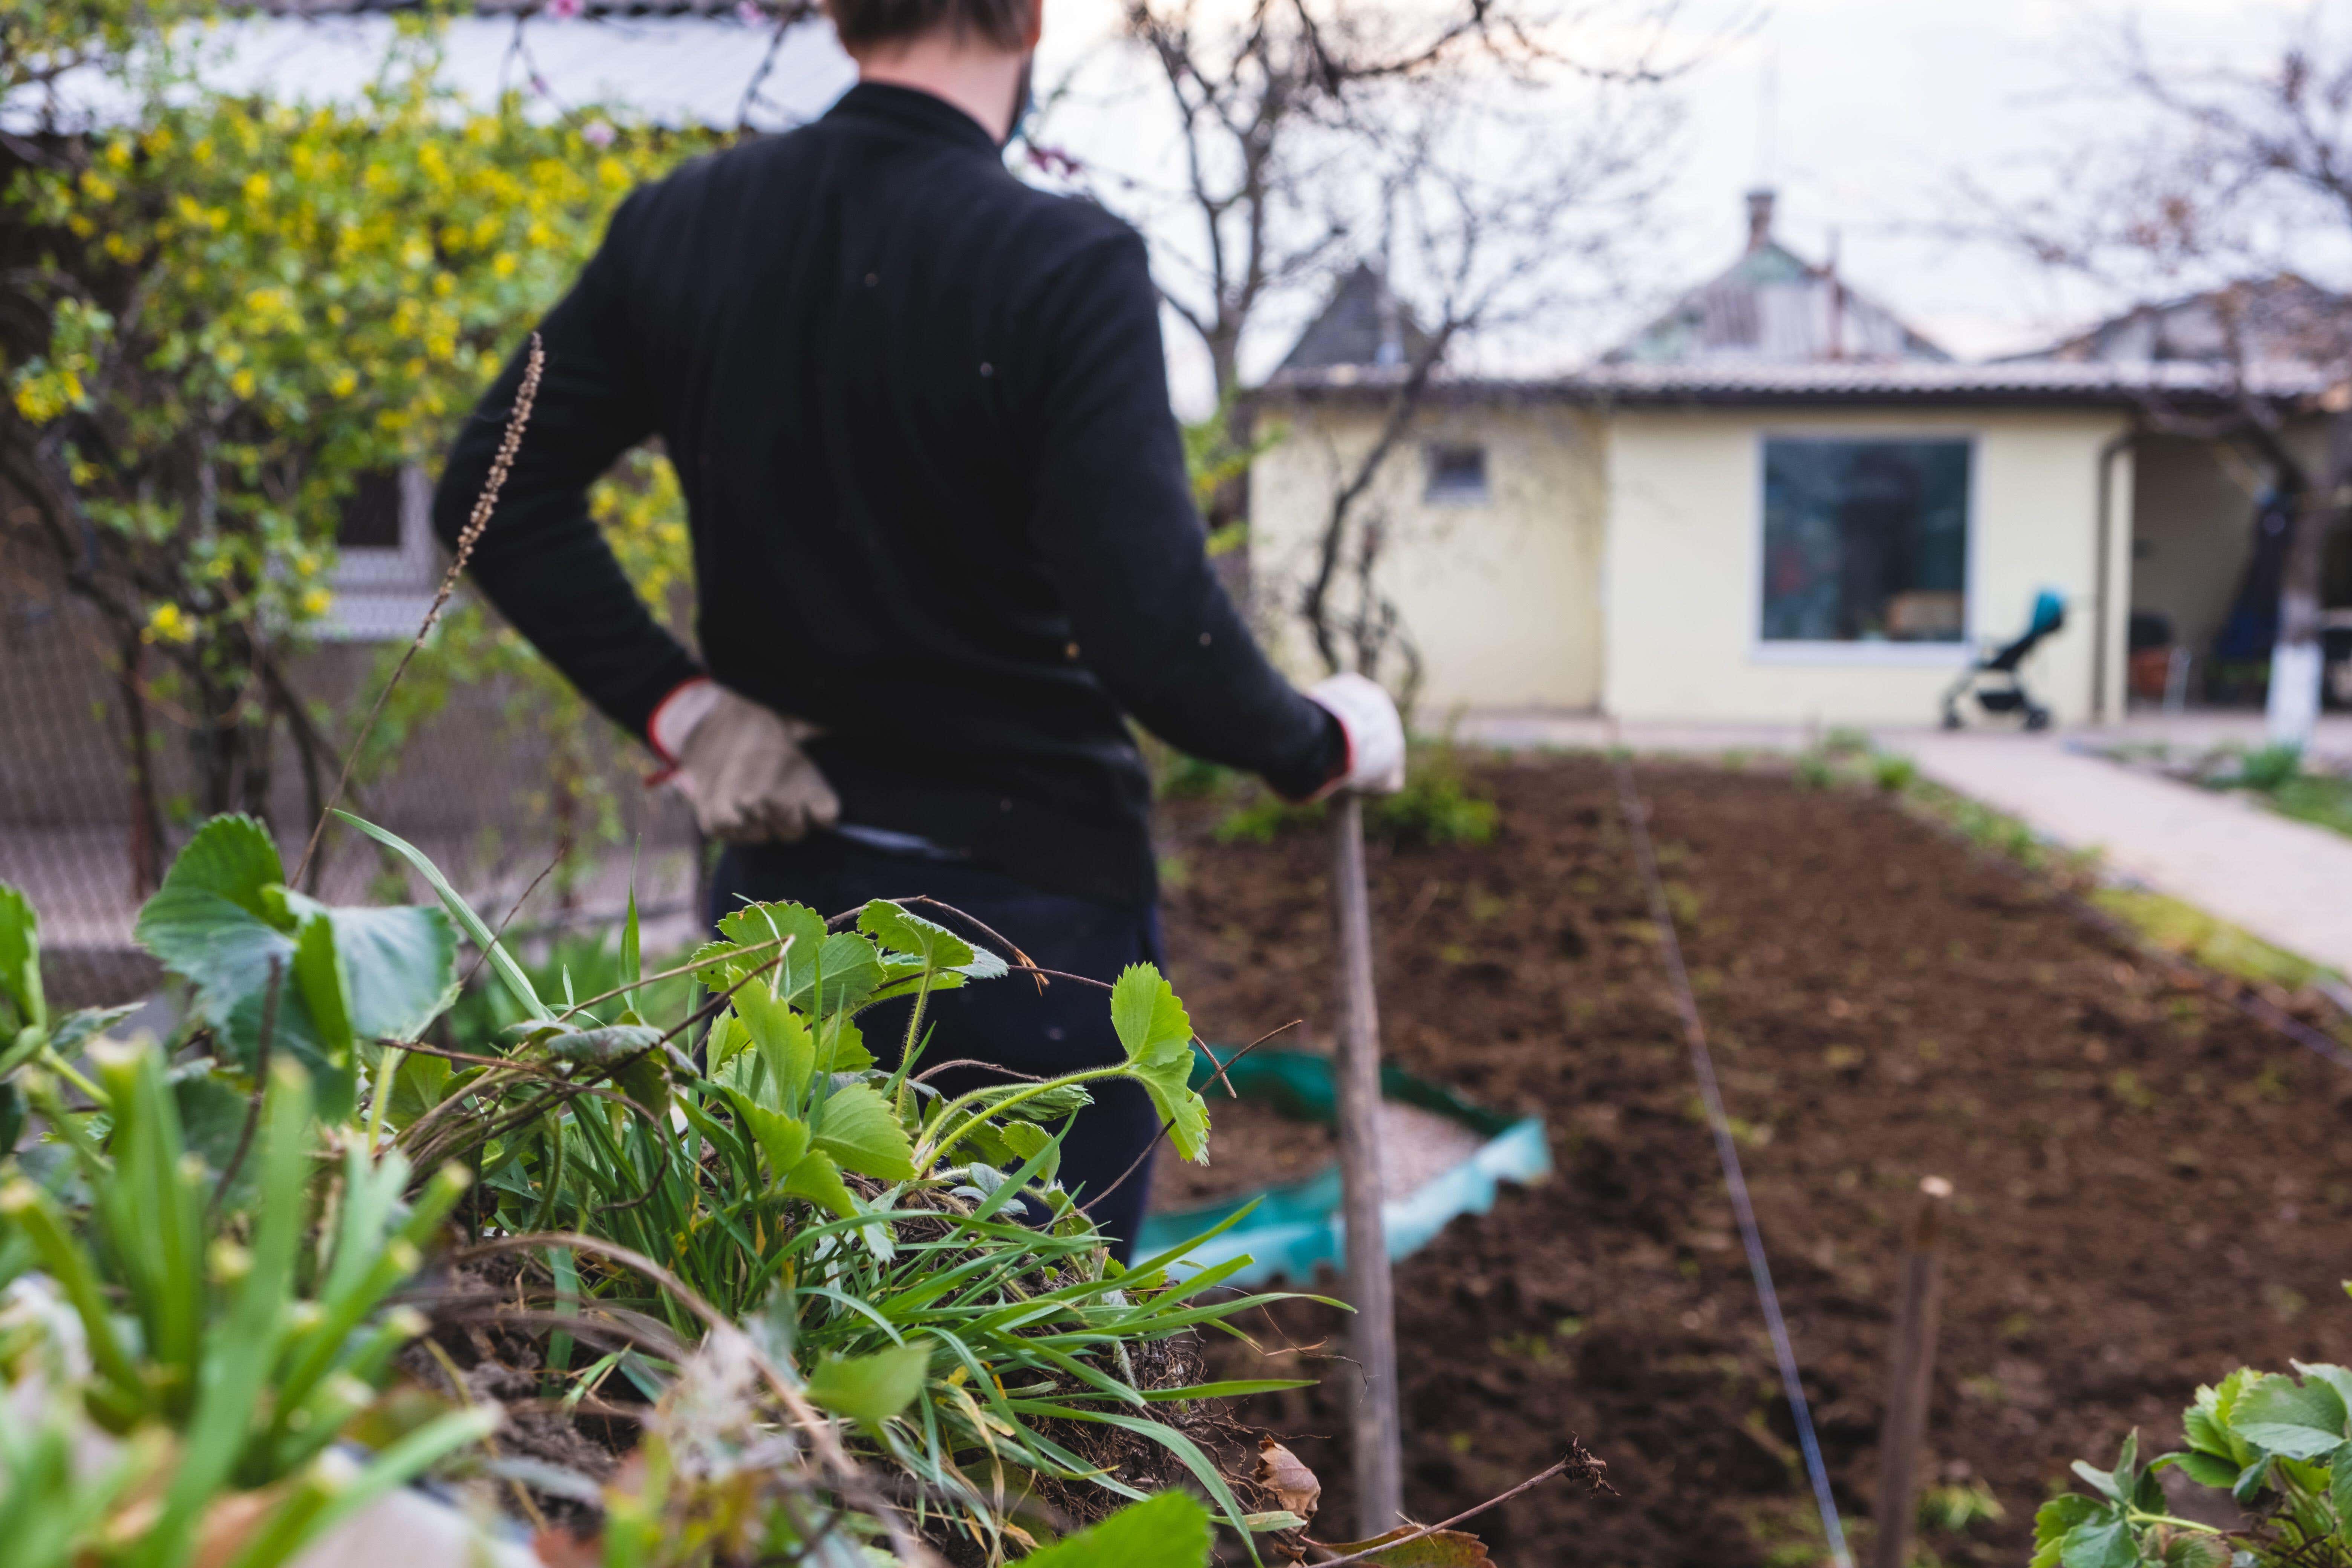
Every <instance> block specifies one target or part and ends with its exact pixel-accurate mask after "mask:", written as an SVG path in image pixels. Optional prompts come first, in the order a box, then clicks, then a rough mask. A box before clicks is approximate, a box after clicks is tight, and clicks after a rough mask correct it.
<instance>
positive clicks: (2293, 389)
mask: <svg viewBox="0 0 2352 1568" xmlns="http://www.w3.org/2000/svg"><path fill="white" fill-rule="evenodd" d="M1406 374H1407V373H1406V371H1404V370H1403V369H1402V368H1397V369H1385V368H1373V367H1368V366H1360V365H1335V366H1331V367H1329V368H1327V369H1318V370H1303V371H1286V372H1283V373H1280V374H1276V375H1275V376H1274V377H1273V378H1272V379H1270V380H1269V381H1268V382H1267V384H1266V390H1267V391H1268V392H1269V393H1273V394H1276V395H1292V396H1297V397H1301V398H1313V397H1351V396H1370V395H1384V394H1387V393H1390V392H1392V391H1394V390H1395V389H1396V387H1397V386H1398V385H1399V384H1402V381H1403V379H1404V377H1405V375H1406ZM2331 384H2332V383H2331V382H2330V380H2329V378H2328V377H2326V376H2325V375H2322V374H2317V373H2315V372H2314V371H2312V370H2310V369H2308V368H2303V367H2292V368H2289V367H2281V368H2264V369H2258V370H2256V371H2254V372H2252V374H2248V375H2247V376H2245V377H2244V378H2242V380H2241V378H2239V377H2236V376H2234V375H2232V374H2231V373H2230V371H2229V370H2228V368H2227V367H2225V366H2216V365H2207V364H2196V363H2187V362H2173V363H2149V364H2137V365H2135V364H2081V363H2072V364H2070V363H1999V364H1950V363H1922V362H1917V361H1908V362H1881V363H1861V362H1841V363H1816V364H1757V365H1727V364H1720V363H1717V364H1702V365H1688V364H1600V365H1592V366H1589V367H1587V368H1585V369H1582V370H1578V371H1571V372H1569V373H1567V374H1559V375H1549V376H1518V377H1512V376H1457V375H1441V376H1440V377H1438V378H1437V379H1436V380H1434V381H1433V383H1432V384H1431V386H1430V389H1429V394H1428V395H1429V396H1430V397H1431V398H1433V399H1434V400H1437V401H1441V402H1454V403H1460V402H1473V401H1478V400H1482V399H1489V398H1492V399H1498V400H1526V401H1549V402H1575V403H1652V404H1654V403H2033V404H2052V403H2061V404H2082V405H2097V406H2115V405H2129V404H2135V403H2138V402H2142V401H2145V400H2147V399H2149V398H2173V399H2179V400H2183V401H2189V402H2197V403H2212V402H2215V401H2219V400H2222V399H2226V398H2231V397H2235V396H2238V395H2241V393H2250V394H2252V395H2255V396H2258V397H2262V398H2264V399H2267V400H2272V401H2280V402H2294V401H2298V400H2301V399H2305V398H2311V397H2316V396H2318V395H2320V394H2322V393H2324V392H2326V390H2327V389H2328V387H2329V386H2330V385H2331Z"/></svg>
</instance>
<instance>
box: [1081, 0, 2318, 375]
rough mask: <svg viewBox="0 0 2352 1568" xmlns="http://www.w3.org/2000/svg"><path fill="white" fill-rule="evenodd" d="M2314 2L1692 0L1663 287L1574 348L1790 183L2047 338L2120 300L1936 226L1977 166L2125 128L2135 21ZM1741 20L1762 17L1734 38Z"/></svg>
mask: <svg viewBox="0 0 2352 1568" xmlns="http://www.w3.org/2000/svg"><path fill="white" fill-rule="evenodd" d="M1405 3H1408V4H1409V3H1411V0H1405ZM2338 4H2339V5H2340V4H2342V0H2338ZM1047 5H1048V10H1047V13H1046V15H1047V18H1048V21H1047V47H1046V58H1045V70H1044V72H1043V73H1041V74H1045V75H1047V76H1050V75H1052V74H1053V73H1054V72H1055V69H1056V68H1059V67H1062V66H1065V65H1066V63H1067V62H1068V61H1070V60H1071V59H1073V58H1076V57H1078V56H1080V55H1082V54H1083V53H1084V52H1085V51H1086V50H1087V48H1088V47H1092V46H1095V45H1096V41H1097V40H1098V39H1099V38H1100V37H1102V36H1103V33H1104V31H1105V30H1106V28H1107V26H1108V21H1109V20H1110V18H1111V17H1112V16H1114V15H1115V11H1116V5H1115V0H1047ZM2304 10H2305V6H2304V5H2302V4H2300V3H2289V0H2131V3H2126V0H1770V4H1769V9H1766V10H1764V11H1762V13H1761V15H1760V19H1758V14H1757V13H1756V11H1754V10H1753V9H1749V8H1745V7H1742V6H1740V5H1739V3H1738V0H1690V4H1689V7H1688V11H1687V15H1686V18H1685V20H1686V23H1687V27H1688V30H1689V33H1690V36H1691V37H1692V38H1693V39H1694V41H1696V40H1698V39H1702V38H1707V37H1712V38H1713V39H1714V42H1713V45H1712V47H1707V48H1706V50H1705V57H1706V58H1704V61H1703V63H1700V64H1698V65H1697V66H1696V67H1695V68H1692V69H1691V70H1690V71H1689V72H1688V73H1687V74H1686V75H1685V77H1684V78H1682V79H1680V80H1679V81H1678V82H1677V83H1676V84H1675V88H1674V89H1673V90H1674V91H1675V93H1676V94H1677V95H1678V96H1679V97H1680V99H1681V100H1683V102H1684V105H1685V116H1686V118H1685V129H1684V132H1683V139H1682V142H1681V143H1680V146H1679V150H1678V153H1677V155H1676V157H1675V161H1674V165H1673V169H1672V176H1671V181H1670V184H1669V186H1668V191H1667V195H1666V197H1665V205H1664V211H1663V213H1662V215H1661V216H1662V219H1663V221H1662V223H1661V224H1660V234H1661V237H1660V239H1659V241H1658V244H1657V250H1658V254H1657V255H1656V257H1655V258H1654V265H1649V266H1644V267H1643V268H1642V272H1643V279H1644V281H1645V283H1646V284H1647V288H1646V290H1645V297H1644V298H1642V299H1640V300H1629V301H1627V302H1626V303H1625V304H1624V305H1623V306H1622V307H1620V308H1619V309H1618V310H1616V311H1614V312H1606V311H1595V312H1593V315H1594V319H1593V320H1591V321H1579V322H1572V323H1563V331H1562V333H1561V353H1562V356H1563V357H1573V355H1574V354H1575V353H1577V352H1578V351H1580V350H1581V351H1582V352H1590V351H1591V348H1593V347H1597V346H1600V345H1601V343H1605V342H1609V341H1613V340H1614V339H1615V338H1616V337H1617V336H1619V335H1621V334H1622V331H1624V330H1625V329H1626V328H1628V327H1630V326H1632V325H1634V324H1637V321H1638V318H1640V317H1641V316H1642V315H1643V313H1644V312H1646V311H1647V310H1652V309H1654V308H1655V307H1656V306H1657V305H1658V304H1660V303H1663V301H1664V299H1665V298H1667V297H1670V296H1671V295H1672V294H1673V293H1675V292H1676V291H1678V290H1679V289H1681V288H1683V287H1686V286H1688V285H1689V284H1691V283H1695V282H1697V281H1699V280H1700V279H1704V278H1705V277H1706V276H1707V275H1709V274H1710V273H1712V272H1714V271H1715V270H1717V269H1718V268H1722V267H1723V266H1725V265H1727V264H1728V263H1729V261H1730V260H1731V259H1732V258H1734V257H1735V256H1736V254H1737V252H1738V247H1739V245H1740V243H1741V240H1742V237H1743V234H1744V221H1745V220H1744V216H1743V207H1742V203H1741V195H1742V193H1743V192H1744V191H1746V190H1747V189H1748V186H1750V185H1751V184H1756V183H1758V182H1759V181H1761V182H1763V183H1765V184H1771V185H1773V186H1775V187H1777V188H1778V190H1779V192H1780V236H1781V237H1782V239H1783V240H1784V242H1786V243H1788V244H1789V245H1790V246H1791V247H1793V248H1795V249H1796V250H1798V251H1799V252H1800V253H1801V254H1803V255H1805V256H1807V257H1808V258H1811V259H1815V260H1819V259H1822V258H1823V257H1824V256H1825V255H1826V254H1827V252H1828V250H1829V248H1830V246H1831V243H1832V236H1834V237H1835V239H1836V243H1837V246H1838V251H1839V256H1840V258H1841V269H1842V270H1843V272H1844V274H1845V275H1846V277H1847V278H1848V279H1849V281H1851V282H1852V283H1853V285H1854V286H1855V287H1857V288H1859V289H1864V291H1866V292H1869V293H1872V294H1874V295H1876V296H1877V297H1878V298H1879V299H1880V300H1883V301H1884V302H1885V304H1887V305H1888V306H1890V307H1891V308H1893V309H1894V310H1895V311H1896V312H1897V313H1899V314H1901V315H1904V316H1905V317H1906V318H1907V319H1909V320H1910V321H1911V322H1912V323H1913V324H1914V325H1915V326H1916V327H1918V328H1920V329H1921V330H1922V331H1926V332H1927V333H1928V335H1930V336H1931V337H1934V338H1936V339H1937V340H1938V341H1939V342H1943V343H1944V344H1945V345H1946V346H1947V347H1948V348H1950V349H1951V350H1953V351H1954V352H1955V353H1959V354H1961V355H1963V356H1968V357H1974V356H1978V355H1982V354H1989V353H2001V352H2007V351H2013V350H2021V349H2025V348H2031V347H2034V346H2038V345H2039V344H2041V343H2042V342H2048V341H2049V340H2051V339H2052V338H2053V337H2054V336H2057V335H2058V334H2059V333H2060V332H2061V331H2063V330H2064V329H2066V328H2068V327H2071V326H2073V325H2075V324H2078V323H2079V322H2080V321H2082V320H2083V319H2084V317H2085V315H2086V314H2090V313H2095V311H2096V309H2097V307H2098V305H2099V304H2100V303H2102V302H2100V301H2095V300H2092V299H2090V298H2089V297H2088V296H2086V295H2084V293H2082V292H2081V291H2080V290H2079V289H2062V288H2059V287H2055V286H2053V283H2052V281H2051V279H2049V278H2048V277H2047V276H2046V275H2044V274H2042V273H2040V272H2038V271H2037V270H2036V269H2034V268H2032V267H2030V266H2027V265H2025V264H2023V263H2022V262H2021V260H2019V259H2018V258H2014V257H2012V256H2011V255H2008V254H2005V253H2003V252H2002V251H2001V250H2000V248H1999V247H1994V246H1991V245H1982V244H1979V245H1970V244H1960V243H1956V242H1954V241H1953V240H1951V239H1949V238H1948V237H1942V236H1938V235H1937V234H1936V233H1934V232H1933V225H1934V224H1935V222H1936V221H1937V219H1938V218H1939V217H1946V216H1951V215H1952V213H1953V208H1954V205H1955V204H1954V202H1953V199H1952V198H1953V193H1954V187H1955V185H1956V184H1957V182H1958V180H1959V178H1961V177H1962V176H1963V175H1965V176H1967V177H1969V178H1972V179H1974V180H1975V181H1977V182H1978V183H1979V184H1982V185H1985V186H1987V187H1990V189H1992V190H1994V191H1995V192H2004V191H2018V190H2022V189H2024V188H2026V187H2028V186H2030V185H2031V184H2032V182H2033V181H2034V180H2035V178H2036V177H2037V176H2039V175H2046V174H2047V173H2048V171H2049V168H2050V166H2051V164H2052V162H2053V152H2054V151H2055V150H2057V149H2060V148H2063V146H2065V145H2066V144H2067V143H2068V142H2071V141H2073V140H2074V138H2076V137H2077V136H2079V135H2080V134H2081V133H2082V132H2084V129H2085V128H2086V127H2089V128H2093V129H2095V130H2096V131H2098V132H2104V133H2109V134H2112V133H2113V132H2115V131H2116V129H2117V117H2116V110H2115V109H2114V107H2113V105H2112V104H2111V103H2105V102H2096V101H2094V100H2092V98H2091V97H2090V95H2089V93H2088V91H2087V89H2088V88H2089V85H2090V83H2091V81H2092V79H2094V77H2095V74H2096V62H2097V58H2098V52H2099V49H2100V47H2101V46H2102V44H2103V43H2106V44H2111V43H2112V41H2113V39H2114V37H2116V29H2117V27H2118V26H2120V24H2121V23H2122V22H2124V21H2125V20H2126V18H2130V17H2137V19H2138V21H2139V23H2140V24H2141V26H2142V28H2143V31H2144V33H2145V35H2146V36H2147V38H2148V39H2149V41H2150V42H2151V44H2152V45H2153V46H2155V47H2157V48H2158V50H2159V51H2161V52H2162V53H2164V54H2166V55H2168V56H2179V57H2182V58H2190V59H2203V60H2219V59H2222V58H2231V59H2236V60H2239V61H2242V62H2243V63H2246V64H2253V63H2256V62H2258V61H2259V60H2261V59H2263V58H2268V57H2271V56H2272V55H2273V53H2274V50H2275V48H2276V47H2277V45H2278V44H2279V42H2280V41H2281V40H2283V39H2284V37H2285V36H2286V34H2287V32H2288V30H2289V28H2290V26H2291V25H2292V24H2293V22H2294V20H2295V19H2296V18H2297V17H2298V16H2302V15H2303V13H2304ZM1735 15H1744V16H1748V18H1749V20H1750V22H1751V23H1752V25H1751V26H1747V27H1745V28H1744V29H1741V30H1740V31H1738V33H1736V34H1733V35H1731V36H1729V37H1726V36H1725V35H1724V34H1722V33H1721V32H1720V31H1719V30H1718V29H1719V28H1720V26H1722V25H1724V23H1725V22H1726V19H1727V18H1730V17H1732V16H1735ZM1768 82H1769V84H1770V85H1769V90H1768V86H1767V84H1768ZM1149 124H1150V118H1149V117H1148V116H1145V115H1141V114H1139V115H1135V116H1126V115H1121V114H1118V113H1111V114H1108V115H1102V116H1098V117H1094V118H1092V119H1090V120H1088V121H1087V125H1086V129H1085V130H1084V132H1081V135H1082V137H1083V138H1084V142H1085V145H1084V146H1082V147H1081V148H1080V150H1081V151H1082V152H1087V151H1090V152H1091V153H1093V155H1095V156H1097V157H1100V158H1103V159H1105V160H1111V161H1117V162H1119V163H1127V162H1129V161H1131V160H1137V159H1139V160H1141V162H1142V163H1146V164H1148V163H1150V159H1151V158H1153V157H1154V156H1158V157H1160V158H1163V159H1165V158H1169V157H1171V156H1172V154H1173V153H1174V147H1173V145H1172V142H1169V141H1166V140H1164V139H1163V140H1160V141H1157V142H1155V141H1154V137H1153V133H1152V132H1150V131H1149V130H1148V129H1147V127H1148V126H1149ZM1165 238H1166V237H1163V236H1155V240H1164V239H1165ZM1612 314H1613V315H1614V317H1615V319H1613V320H1612V319H1604V318H1606V317H1608V316H1610V315H1612ZM1178 346H1179V345H1177V344H1176V343H1175V342H1173V341H1172V340H1171V348H1176V347H1178ZM1261 368H1263V367H1262V366H1261ZM1186 379H1188V378H1187V377H1185V376H1184V375H1183V374H1182V367H1181V364H1180V376H1179V381H1180V385H1181V384H1182V383H1183V382H1184V381H1185V380H1186Z"/></svg>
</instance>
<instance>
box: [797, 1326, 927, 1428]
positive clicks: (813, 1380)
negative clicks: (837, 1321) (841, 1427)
mask: <svg viewBox="0 0 2352 1568" xmlns="http://www.w3.org/2000/svg"><path fill="white" fill-rule="evenodd" d="M930 1370H931V1342H930V1341H929V1340H917V1341H916V1342H914V1343H912V1344H907V1345H893V1346H891V1347H890V1348H889V1349H888V1350H885V1351H877V1352H874V1353H873V1354H872V1355H861V1356H845V1357H838V1358H836V1357H831V1356H828V1357H827V1358H825V1359H824V1360H823V1361H821V1362H819V1363H817V1364H816V1368H815V1370H814V1371H813V1372H811V1373H809V1378H808V1396H809V1398H810V1399H811V1400H812V1401H814V1403H815V1404H816V1405H818V1407H819V1408H821V1409H824V1410H829V1411H831V1412H832V1413H833V1414H834V1415H845V1416H847V1417H848V1418H849V1419H850V1420H852V1421H855V1422H856V1423H857V1424H858V1425H859V1426H864V1427H866V1428H868V1429H873V1428H877V1427H879V1426H882V1424H883V1423H884V1422H886V1421H888V1420H889V1419H890V1418H891V1417H892V1416H894V1415H898V1413H899V1412H900V1411H902V1410H904V1409H906V1408H907V1406H908V1405H911V1404H913V1403H914V1402H915V1396H916V1395H917V1394H920V1393H922V1392H923V1383H924V1380H925V1379H926V1378H928V1377H929V1375H930Z"/></svg>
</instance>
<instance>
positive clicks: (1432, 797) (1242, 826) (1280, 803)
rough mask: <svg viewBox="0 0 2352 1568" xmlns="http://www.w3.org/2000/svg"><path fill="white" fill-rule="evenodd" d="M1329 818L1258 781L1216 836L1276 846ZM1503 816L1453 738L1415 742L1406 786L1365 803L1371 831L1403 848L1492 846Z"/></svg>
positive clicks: (1317, 804) (1314, 805)
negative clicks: (1474, 781)
mask: <svg viewBox="0 0 2352 1568" xmlns="http://www.w3.org/2000/svg"><path fill="white" fill-rule="evenodd" d="M1324 816H1325V812H1324V806H1323V803H1322V802H1321V801H1310V802H1307V804H1305V805H1299V804H1297V803H1294V802H1291V801H1286V800H1284V799H1283V798H1282V797H1281V796H1279V795H1275V794H1274V793H1273V792H1272V791H1270V790H1268V789H1266V788H1265V786H1264V785H1262V784H1258V785H1252V786H1250V787H1249V789H1248V790H1247V792H1246V793H1245V794H1244V795H1243V797H1242V798H1241V799H1240V800H1239V801H1238V802H1237V803H1236V804H1235V805H1234V806H1233V808H1232V809H1231V810H1229V811H1227V812H1226V813H1225V815H1224V816H1223V817H1222V818H1221V819H1219V821H1218V823H1217V826H1216V828H1215V837H1216V840H1217V842H1218V843H1220V844H1271V843H1273V842H1274V841H1275V839H1276V838H1277V837H1281V836H1282V835H1284V834H1286V833H1291V832H1296V831H1297V830H1299V829H1301V828H1305V827H1310V826H1318V825H1319V824H1321V823H1322V821H1323V820H1324ZM1500 820H1501V808H1500V807H1499V806H1497V805H1496V804H1495V802H1493V801H1492V800H1490V799H1488V798H1487V797H1486V796H1485V795H1480V794H1478V793H1477V791H1476V790H1475V788H1474V787H1473V786H1472V785H1471V784H1470V783H1469V781H1468V779H1467V778H1466V777H1465V772H1464V769H1463V766H1462V763H1461V758H1460V754H1459V753H1458V752H1456V751H1455V749H1454V745H1453V744H1452V743H1451V742H1428V743H1427V744H1423V745H1416V746H1414V747H1413V749H1412V757H1411V759H1410V761H1409V763H1408V765H1407V766H1406V769H1405V786H1404V788H1403V789H1402V790H1400V791H1398V792H1397V793H1396V794H1394V795H1375V796H1373V797H1372V798H1371V799H1370V800H1368V801H1366V802H1365V803H1364V831H1365V833H1366V834H1367V835H1369V836H1370V837H1375V838H1381V839H1384V840H1386V841H1387V842H1388V843H1390V844H1392V845H1394V846H1396V847H1398V848H1400V849H1408V848H1425V847H1437V846H1446V845H1470V844H1486V843H1488V842H1491V841H1492V840H1493V838H1494V837H1495V829H1496V826H1497V824H1498V823H1499V822H1500Z"/></svg>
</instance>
